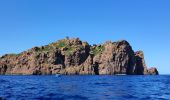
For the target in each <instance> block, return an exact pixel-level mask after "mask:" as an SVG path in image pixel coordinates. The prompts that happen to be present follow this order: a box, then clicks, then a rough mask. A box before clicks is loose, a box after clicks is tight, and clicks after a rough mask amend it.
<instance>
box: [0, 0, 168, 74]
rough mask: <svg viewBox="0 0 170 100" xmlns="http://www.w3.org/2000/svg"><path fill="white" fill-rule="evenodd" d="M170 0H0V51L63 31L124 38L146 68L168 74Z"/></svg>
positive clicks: (98, 39)
mask: <svg viewBox="0 0 170 100" xmlns="http://www.w3.org/2000/svg"><path fill="white" fill-rule="evenodd" d="M169 5H170V0H0V55H1V56H2V55H4V54H7V53H20V52H22V51H24V50H27V49H29V48H32V47H34V46H42V45H46V44H48V43H51V42H54V41H57V40H59V39H63V38H65V37H66V36H69V37H79V38H80V39H81V40H83V41H88V43H89V44H91V45H92V44H98V43H103V42H105V41H107V40H111V41H117V40H127V41H128V42H129V43H130V44H131V46H132V48H133V50H134V51H137V50H142V51H143V52H144V55H145V62H146V64H147V66H148V67H153V66H154V67H157V68H158V71H159V73H160V74H170V61H169V60H170V53H169V52H170V44H169V43H170V6H169Z"/></svg>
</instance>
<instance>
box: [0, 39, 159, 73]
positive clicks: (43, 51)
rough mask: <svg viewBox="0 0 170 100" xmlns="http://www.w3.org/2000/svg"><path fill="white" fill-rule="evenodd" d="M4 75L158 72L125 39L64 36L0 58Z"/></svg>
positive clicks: (0, 68)
mask: <svg viewBox="0 0 170 100" xmlns="http://www.w3.org/2000/svg"><path fill="white" fill-rule="evenodd" d="M0 74H2V75H8V74H9V75H14V74H16V75H18V74H21V75H51V74H66V75H116V74H127V75H157V74H158V71H157V69H156V68H154V67H153V68H151V69H148V68H147V66H146V64H145V60H144V53H143V52H142V51H137V52H134V51H133V50H132V47H131V46H130V44H129V43H128V42H127V41H125V40H122V41H117V42H111V41H107V42H105V43H103V44H100V45H93V46H91V45H89V44H88V43H87V42H82V41H81V40H79V38H72V39H69V38H65V39H62V40H58V41H56V42H53V43H51V44H49V45H45V46H42V47H34V48H32V49H29V50H27V51H24V52H22V53H19V54H6V55H4V56H2V57H1V58H0Z"/></svg>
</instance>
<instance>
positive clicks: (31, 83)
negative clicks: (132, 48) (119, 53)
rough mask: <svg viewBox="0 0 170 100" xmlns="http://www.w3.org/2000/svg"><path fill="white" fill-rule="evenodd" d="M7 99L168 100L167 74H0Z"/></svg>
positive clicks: (169, 79) (2, 93)
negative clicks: (57, 75)
mask: <svg viewBox="0 0 170 100" xmlns="http://www.w3.org/2000/svg"><path fill="white" fill-rule="evenodd" d="M0 97H2V98H6V99H7V100H20V99H21V100H30V99H31V100H32V99H33V100H37V99H38V100H170V76H168V75H159V76H61V77H55V76H0Z"/></svg>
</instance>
